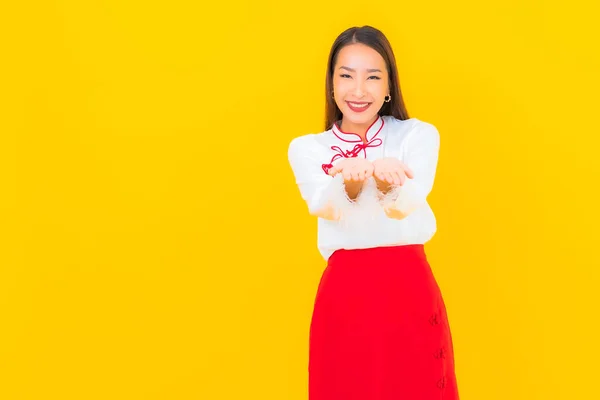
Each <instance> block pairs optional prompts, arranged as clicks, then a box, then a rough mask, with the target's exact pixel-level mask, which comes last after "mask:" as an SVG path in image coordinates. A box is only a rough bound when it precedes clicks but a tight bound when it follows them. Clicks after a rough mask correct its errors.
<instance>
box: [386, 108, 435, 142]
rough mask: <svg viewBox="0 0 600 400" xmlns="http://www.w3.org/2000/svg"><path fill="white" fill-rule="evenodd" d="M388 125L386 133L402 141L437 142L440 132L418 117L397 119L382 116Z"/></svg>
mask: <svg viewBox="0 0 600 400" xmlns="http://www.w3.org/2000/svg"><path fill="white" fill-rule="evenodd" d="M384 120H385V123H386V125H388V135H389V136H391V137H395V138H396V139H398V140H401V141H404V140H407V141H411V142H414V141H415V140H416V141H428V142H439V140H440V134H439V131H438V129H437V127H436V126H435V125H434V124H432V123H430V122H427V121H423V120H421V119H418V118H414V117H413V118H409V119H405V120H401V119H397V118H395V117H393V116H391V115H388V116H385V117H384Z"/></svg>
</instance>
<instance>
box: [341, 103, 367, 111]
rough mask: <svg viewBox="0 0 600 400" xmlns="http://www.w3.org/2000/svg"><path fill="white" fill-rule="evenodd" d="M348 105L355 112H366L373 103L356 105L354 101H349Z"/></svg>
mask: <svg viewBox="0 0 600 400" xmlns="http://www.w3.org/2000/svg"><path fill="white" fill-rule="evenodd" d="M346 104H348V107H349V108H350V109H351V110H352V111H354V112H361V111H364V110H366V109H367V108H369V106H370V105H371V103H366V102H359V103H356V102H353V101H347V102H346Z"/></svg>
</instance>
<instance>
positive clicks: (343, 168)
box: [329, 157, 374, 182]
mask: <svg viewBox="0 0 600 400" xmlns="http://www.w3.org/2000/svg"><path fill="white" fill-rule="evenodd" d="M373 170H374V167H373V163H371V161H369V160H367V159H364V158H360V157H352V158H345V159H343V160H342V161H340V162H339V163H337V165H335V166H334V167H333V168H331V169H330V170H329V175H331V176H335V175H337V174H342V175H343V176H344V181H346V182H350V181H354V182H364V181H365V180H366V179H368V178H370V177H372V176H373Z"/></svg>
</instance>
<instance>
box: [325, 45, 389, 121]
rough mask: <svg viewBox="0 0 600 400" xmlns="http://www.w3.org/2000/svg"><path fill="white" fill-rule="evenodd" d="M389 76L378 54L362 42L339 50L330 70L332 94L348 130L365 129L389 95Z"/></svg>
mask: <svg viewBox="0 0 600 400" xmlns="http://www.w3.org/2000/svg"><path fill="white" fill-rule="evenodd" d="M388 80H389V77H388V72H387V67H386V65H385V61H384V59H383V57H381V55H380V54H379V53H378V52H377V51H375V50H373V49H372V48H370V47H369V46H366V45H364V44H361V43H354V44H350V45H347V46H345V47H344V48H342V49H341V50H340V51H339V53H338V56H337V60H336V64H335V66H334V69H333V92H334V98H335V102H336V103H337V106H338V107H339V109H340V110H341V111H342V114H344V118H343V120H344V122H343V125H344V126H345V127H347V128H349V129H354V128H366V127H368V126H369V125H370V124H371V123H372V122H373V121H375V119H376V118H377V116H378V112H379V110H380V109H381V106H382V105H383V103H384V101H385V96H387V95H388V94H389V82H388Z"/></svg>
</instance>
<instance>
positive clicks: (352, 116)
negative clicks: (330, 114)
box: [344, 110, 377, 125]
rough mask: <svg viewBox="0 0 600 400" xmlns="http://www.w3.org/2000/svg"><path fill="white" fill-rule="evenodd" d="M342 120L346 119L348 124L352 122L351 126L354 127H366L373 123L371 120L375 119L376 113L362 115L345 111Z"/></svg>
mask: <svg viewBox="0 0 600 400" xmlns="http://www.w3.org/2000/svg"><path fill="white" fill-rule="evenodd" d="M344 118H346V119H347V120H348V121H349V122H352V124H355V125H366V124H370V123H371V122H373V120H375V119H376V118H377V113H375V114H373V113H369V114H362V113H355V112H353V111H352V110H345V112H344Z"/></svg>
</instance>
